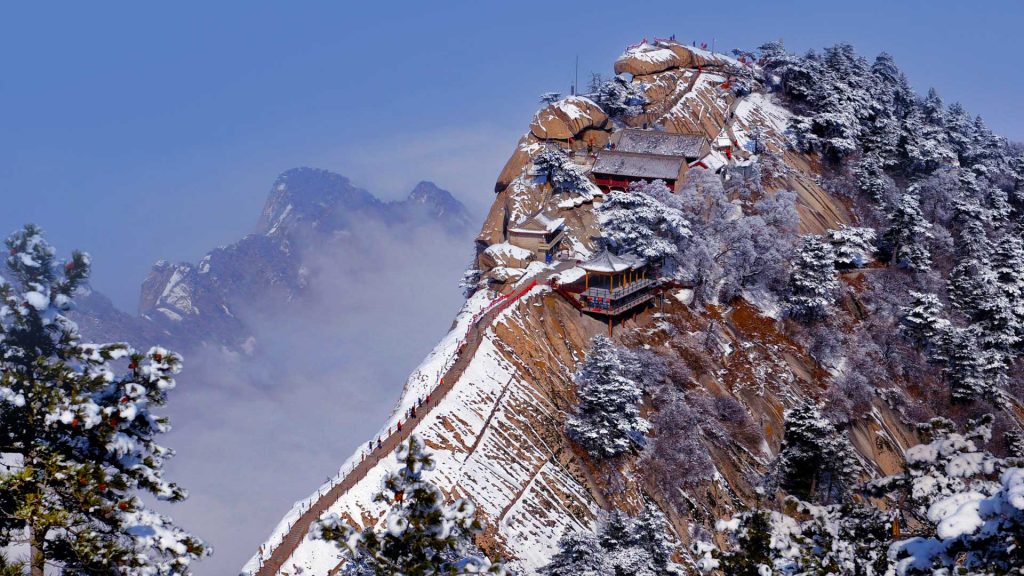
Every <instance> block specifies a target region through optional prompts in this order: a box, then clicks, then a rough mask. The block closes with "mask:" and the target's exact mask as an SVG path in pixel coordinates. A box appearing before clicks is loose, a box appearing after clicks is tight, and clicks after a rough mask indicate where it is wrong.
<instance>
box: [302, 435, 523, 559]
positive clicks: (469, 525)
mask: <svg viewBox="0 0 1024 576" xmlns="http://www.w3.org/2000/svg"><path fill="white" fill-rule="evenodd" d="M395 458H396V459H397V460H398V462H399V463H400V464H401V466H402V467H401V468H399V470H398V471H397V472H391V473H389V474H388V475H387V477H386V478H385V479H384V487H383V489H382V490H381V491H380V492H378V493H377V495H376V496H375V497H374V501H375V502H383V503H385V504H387V505H388V506H390V508H389V509H388V513H387V517H386V518H385V520H384V523H385V527H384V529H383V530H378V529H377V528H376V527H374V526H372V525H371V526H368V527H367V528H365V529H363V530H362V531H359V530H356V529H355V528H353V527H352V526H349V525H348V524H346V523H345V522H344V521H342V520H341V518H339V517H338V515H337V514H331V515H330V516H328V517H327V518H325V519H323V520H321V521H319V522H317V523H316V524H314V525H313V527H312V528H311V529H310V535H311V536H312V537H313V538H317V539H322V540H328V541H330V542H333V543H334V544H336V545H337V546H338V547H340V548H341V549H342V550H343V551H345V552H347V553H348V554H349V555H350V558H349V559H350V562H348V563H346V565H345V568H344V569H343V571H342V574H344V575H346V576H369V575H374V576H399V575H402V576H432V575H437V576H441V575H444V576H460V575H464V574H484V573H486V574H497V575H504V574H506V570H505V567H504V565H503V564H502V563H501V562H492V561H491V560H489V559H488V558H487V557H486V556H483V555H482V554H479V553H478V551H477V550H476V548H475V546H474V544H473V543H472V539H471V536H472V534H474V533H476V532H478V531H480V530H481V526H480V523H479V522H477V521H476V520H475V518H474V513H475V510H476V509H475V507H474V506H473V504H472V503H471V502H470V501H469V500H464V499H460V500H456V501H454V502H452V503H450V504H448V503H445V501H444V494H442V493H441V490H440V489H439V488H438V487H437V486H435V485H434V484H433V483H432V482H430V481H429V480H427V479H425V478H424V477H423V473H424V472H429V471H431V470H433V469H434V460H433V458H431V456H430V454H429V453H427V452H426V451H425V450H424V449H423V443H422V442H421V441H420V440H419V438H417V437H416V436H411V437H410V438H409V440H408V441H407V442H405V443H402V444H400V445H399V446H398V448H397V449H396V450H395Z"/></svg>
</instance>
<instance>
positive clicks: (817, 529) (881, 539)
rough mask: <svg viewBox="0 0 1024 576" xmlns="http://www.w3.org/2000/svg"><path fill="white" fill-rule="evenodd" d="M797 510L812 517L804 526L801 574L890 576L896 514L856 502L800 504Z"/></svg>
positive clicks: (802, 532)
mask: <svg viewBox="0 0 1024 576" xmlns="http://www.w3.org/2000/svg"><path fill="white" fill-rule="evenodd" d="M797 509H798V510H799V511H800V512H802V513H804V514H806V515H808V516H809V517H810V518H809V519H808V520H805V521H803V522H801V523H800V529H801V530H800V531H801V535H802V536H803V542H802V545H801V558H800V564H801V570H800V572H799V573H800V574H801V575H807V576H812V575H813V576H819V575H820V576H827V575H842V576H883V575H887V574H889V569H890V568H891V567H892V563H891V561H890V559H889V556H888V554H887V549H888V547H889V543H890V542H891V539H892V529H893V514H892V513H890V512H885V511H882V510H879V509H878V508H875V507H873V506H870V505H864V504H860V503H854V502H845V503H843V504H841V505H833V506H814V505H809V504H807V503H804V502H799V503H798V505H797Z"/></svg>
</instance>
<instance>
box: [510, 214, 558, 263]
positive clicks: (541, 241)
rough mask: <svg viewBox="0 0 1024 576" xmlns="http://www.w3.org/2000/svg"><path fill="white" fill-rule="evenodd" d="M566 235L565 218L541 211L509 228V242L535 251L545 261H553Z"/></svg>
mask: <svg viewBox="0 0 1024 576" xmlns="http://www.w3.org/2000/svg"><path fill="white" fill-rule="evenodd" d="M563 237H565V219H564V218H551V217H549V216H547V215H545V214H544V213H543V212H540V213H538V214H536V215H535V216H533V217H532V218H528V219H526V220H525V221H523V222H521V223H519V224H516V225H514V226H513V227H511V228H509V229H508V242H509V244H513V245H515V246H518V247H520V248H525V249H526V250H529V251H530V252H532V253H533V255H534V257H536V258H537V259H538V260H543V261H544V262H551V261H552V260H553V259H554V257H555V255H556V254H557V253H558V250H559V247H560V246H561V244H562V238H563Z"/></svg>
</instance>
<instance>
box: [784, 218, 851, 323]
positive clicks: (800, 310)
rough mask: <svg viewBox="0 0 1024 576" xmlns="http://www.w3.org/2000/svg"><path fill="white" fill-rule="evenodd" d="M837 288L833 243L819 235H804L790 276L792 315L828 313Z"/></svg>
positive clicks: (814, 316)
mask: <svg viewBox="0 0 1024 576" xmlns="http://www.w3.org/2000/svg"><path fill="white" fill-rule="evenodd" d="M838 288H839V282H838V281H837V280H836V276H835V254H833V253H832V247H831V245H829V244H828V243H826V242H823V241H822V239H821V237H820V236H814V235H806V236H803V246H802V247H801V248H800V251H799V252H798V253H797V259H796V262H794V263H793V269H792V271H791V273H790V276H789V297H788V304H789V313H790V315H792V316H794V317H796V318H800V319H803V320H815V319H819V318H822V317H824V316H826V315H828V313H829V310H830V307H831V305H832V300H833V299H834V293H835V291H836V290H837V289H838Z"/></svg>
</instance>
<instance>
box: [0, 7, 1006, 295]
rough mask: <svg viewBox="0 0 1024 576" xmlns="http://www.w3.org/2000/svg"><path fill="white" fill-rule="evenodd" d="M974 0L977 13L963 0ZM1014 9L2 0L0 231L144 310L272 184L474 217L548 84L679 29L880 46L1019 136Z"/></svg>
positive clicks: (729, 40) (748, 41) (705, 37)
mask: <svg viewBox="0 0 1024 576" xmlns="http://www.w3.org/2000/svg"><path fill="white" fill-rule="evenodd" d="M972 4H977V5H972ZM1021 22H1024V3H1021V2H1009V1H1007V2H998V1H992V2H984V3H965V2H892V1H884V2H883V1H873V0H872V1H860V2H845V3H835V2H826V1H820V0H819V1H816V2H751V3H745V2H730V1H723V2H704V3H699V2H680V1H678V0H675V1H666V2H636V3H630V2H614V3H612V2H598V1H592V2H587V3H582V2H579V3H577V2H568V1H566V2H530V1H518V2H514V3H500V4H499V3H496V2H443V3H442V2H407V3H392V2H360V3H342V2H331V3H327V2H322V3H321V2H287V3H286V2H272V3H271V2H218V3H209V2H208V3H194V2H175V3H122V4H114V3H103V4H102V5H101V4H97V3H68V4H66V5H58V4H52V3H46V4H39V3H35V4H33V3H19V4H18V5H15V4H14V3H8V4H7V5H5V6H4V7H3V8H2V9H0V54H2V55H3V56H2V61H3V67H2V72H0V195H2V198H3V204H2V209H0V231H3V232H4V233H6V232H7V231H9V230H12V229H14V228H15V227H17V226H19V225H20V224H21V223H23V222H26V221H33V222H36V223H38V224H41V225H43V226H44V227H45V228H46V229H47V230H48V231H49V235H50V237H51V239H52V240H53V241H54V242H55V243H56V244H57V245H58V247H60V248H63V249H65V250H66V249H70V248H71V247H80V248H84V249H87V250H89V251H90V252H92V253H93V256H94V258H95V261H96V267H95V282H94V283H95V284H96V285H97V286H98V287H99V288H100V289H101V290H103V291H105V292H107V293H109V294H110V295H111V296H113V297H114V298H115V301H116V302H117V303H118V304H119V305H121V306H122V307H125V308H129V309H134V305H135V298H136V295H137V289H138V284H139V282H140V281H141V280H142V278H143V277H144V276H145V274H146V272H147V270H148V268H149V266H150V264H151V263H152V262H153V261H155V260H157V259H159V258H167V259H170V260H194V259H196V258H198V257H199V256H201V255H202V254H203V253H204V252H206V251H207V250H208V249H210V248H212V247H213V246H215V245H217V244H222V243H227V242H230V241H232V240H234V239H236V238H238V237H239V236H241V235H242V234H244V233H246V232H248V231H249V230H250V229H251V227H252V226H253V224H254V222H255V220H256V217H257V215H258V213H259V210H260V208H261V205H262V202H263V200H264V197H265V194H266V192H267V191H268V190H269V188H270V183H271V182H272V180H273V179H274V177H275V176H276V175H277V174H278V173H280V172H281V171H283V170H285V169H287V168H290V167H293V166H297V165H314V166H319V167H323V168H328V169H333V170H336V171H339V172H342V173H345V174H347V175H350V176H351V177H352V178H353V179H354V180H355V181H356V182H357V183H358V184H361V185H364V186H366V187H367V188H369V189H370V190H371V191H373V192H375V193H376V194H378V195H381V196H385V197H396V196H399V195H402V194H404V193H405V192H406V191H407V190H409V189H411V187H412V186H413V184H415V182H416V181H418V180H420V179H424V178H428V179H434V180H436V181H437V182H438V183H439V184H440V185H442V186H444V187H448V188H450V189H452V190H453V191H454V192H456V194H457V195H459V196H460V197H461V198H462V199H463V200H464V201H466V202H467V204H469V205H471V206H473V207H474V208H477V209H478V210H480V211H482V210H483V209H484V208H485V207H486V206H487V205H488V204H489V202H490V199H491V193H490V190H491V185H492V182H493V180H494V177H495V175H496V174H497V172H498V170H499V169H500V167H501V164H502V163H503V161H504V160H505V158H506V157H507V156H508V154H509V153H510V152H511V149H512V146H513V143H514V139H515V138H516V137H517V136H518V135H519V134H520V133H521V132H522V131H524V130H525V128H526V125H527V122H528V121H529V118H530V115H531V113H532V112H533V110H534V109H535V108H536V106H537V96H538V95H539V94H540V93H541V92H544V91H548V90H563V91H564V90H567V88H568V84H569V82H570V80H571V75H572V68H573V60H574V58H575V56H576V55H577V54H578V55H579V58H580V70H581V77H586V75H587V73H588V72H589V71H591V70H595V71H601V72H605V73H608V72H609V71H610V68H611V63H612V61H613V60H614V58H615V57H616V56H617V55H618V54H619V53H620V52H621V51H622V49H623V47H624V46H625V45H626V44H628V43H631V42H635V41H637V40H639V39H640V38H642V37H645V36H647V37H650V36H654V35H659V36H664V35H668V34H671V33H675V34H676V35H677V36H678V37H679V38H680V39H685V40H689V39H696V40H698V41H708V42H709V43H710V42H711V40H712V38H714V39H715V41H716V44H717V46H719V47H721V48H731V47H744V48H752V47H756V46H757V45H759V44H760V43H761V42H763V41H765V40H769V39H773V38H779V37H782V38H784V39H785V41H786V43H787V45H788V46H790V47H791V49H798V50H801V51H802V50H805V49H808V48H812V47H821V46H823V45H826V44H830V43H834V42H836V41H849V42H852V43H854V44H855V45H856V46H857V47H858V49H859V50H860V51H861V52H862V53H865V54H868V55H874V54H875V53H877V52H878V51H880V50H883V49H884V50H888V51H889V52H891V53H893V54H894V55H895V57H896V60H897V62H898V63H899V64H900V65H901V66H902V67H903V68H904V69H905V70H906V71H907V73H908V75H909V76H910V78H911V81H912V82H913V83H914V85H915V87H917V88H918V89H924V88H926V87H928V86H936V87H937V88H938V89H939V92H940V94H942V95H943V97H944V98H946V100H947V101H952V100H961V101H962V102H964V103H965V104H966V105H967V106H968V108H969V109H970V110H971V111H973V112H975V113H980V114H982V115H983V116H984V117H985V118H986V119H987V120H988V121H989V123H990V124H991V125H992V126H993V127H994V128H995V129H996V130H997V131H999V132H1001V133H1003V134H1006V135H1008V136H1010V137H1012V138H1017V139H1024V117H1022V114H1021V111H1020V106H1019V102H1020V101H1021V99H1022V98H1021V97H1022V95H1024V79H1022V77H1021V75H1020V74H1017V73H1016V72H1015V70H1016V65H1015V62H1016V61H1017V60H1019V59H1020V57H1021V52H1022V47H1024V46H1022V44H1024V41H1022V40H1021V39H1020V38H1021V37H1020V35H1019V30H1018V28H1019V26H1020V24H1021Z"/></svg>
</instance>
